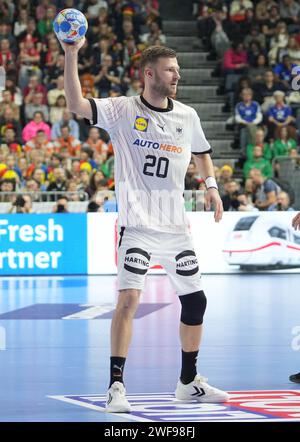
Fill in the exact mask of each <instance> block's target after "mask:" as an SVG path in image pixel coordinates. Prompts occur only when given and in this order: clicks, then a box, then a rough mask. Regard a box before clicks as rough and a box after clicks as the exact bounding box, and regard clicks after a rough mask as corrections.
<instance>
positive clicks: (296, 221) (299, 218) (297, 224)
mask: <svg viewBox="0 0 300 442" xmlns="http://www.w3.org/2000/svg"><path fill="white" fill-rule="evenodd" d="M292 226H293V227H294V229H295V230H297V229H298V230H300V212H299V213H298V214H297V215H296V216H295V217H294V218H293V221H292Z"/></svg>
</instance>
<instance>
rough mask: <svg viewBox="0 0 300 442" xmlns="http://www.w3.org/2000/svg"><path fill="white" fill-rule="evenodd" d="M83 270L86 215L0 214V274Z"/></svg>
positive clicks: (76, 272) (80, 272)
mask: <svg viewBox="0 0 300 442" xmlns="http://www.w3.org/2000/svg"><path fill="white" fill-rule="evenodd" d="M86 273H87V216H86V214H71V213H67V214H41V215H33V214H30V215H26V214H16V215H1V216H0V275H21V276H22V275H68V274H86Z"/></svg>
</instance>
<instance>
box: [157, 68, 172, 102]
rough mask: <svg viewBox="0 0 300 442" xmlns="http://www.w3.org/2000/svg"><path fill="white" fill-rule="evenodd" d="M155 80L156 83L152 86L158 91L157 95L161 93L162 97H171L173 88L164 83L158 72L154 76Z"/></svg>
mask: <svg viewBox="0 0 300 442" xmlns="http://www.w3.org/2000/svg"><path fill="white" fill-rule="evenodd" d="M154 72H155V71H154ZM154 81H155V83H154V85H153V86H152V89H153V90H154V91H155V92H156V93H157V95H159V96H160V97H169V96H170V95H171V94H172V92H171V89H170V88H169V87H168V86H165V85H164V84H163V83H162V81H161V80H160V78H159V75H158V74H157V73H156V72H155V76H154Z"/></svg>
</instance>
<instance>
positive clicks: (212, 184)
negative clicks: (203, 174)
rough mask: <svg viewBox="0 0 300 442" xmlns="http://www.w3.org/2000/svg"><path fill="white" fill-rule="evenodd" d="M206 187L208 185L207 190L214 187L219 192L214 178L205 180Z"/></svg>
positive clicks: (209, 177) (210, 177)
mask: <svg viewBox="0 0 300 442" xmlns="http://www.w3.org/2000/svg"><path fill="white" fill-rule="evenodd" d="M205 185H206V189H209V188H210V187H213V188H214V189H217V190H218V184H217V181H216V179H215V178H214V177H212V176H208V177H207V178H205Z"/></svg>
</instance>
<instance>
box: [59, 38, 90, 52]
mask: <svg viewBox="0 0 300 442" xmlns="http://www.w3.org/2000/svg"><path fill="white" fill-rule="evenodd" d="M58 41H59V42H60V44H61V47H62V48H63V50H64V51H65V53H69V54H76V53H77V52H78V51H79V50H80V49H81V48H82V46H83V45H84V43H85V37H82V38H81V39H80V40H78V41H76V42H75V43H72V44H70V43H64V42H63V41H61V40H58Z"/></svg>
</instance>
